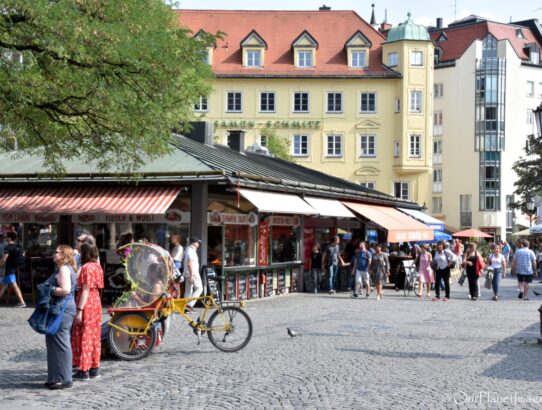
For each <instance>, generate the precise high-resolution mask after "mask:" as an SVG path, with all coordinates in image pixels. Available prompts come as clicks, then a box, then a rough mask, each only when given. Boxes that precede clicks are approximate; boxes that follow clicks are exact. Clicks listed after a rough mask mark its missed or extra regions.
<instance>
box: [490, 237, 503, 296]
mask: <svg viewBox="0 0 542 410" xmlns="http://www.w3.org/2000/svg"><path fill="white" fill-rule="evenodd" d="M487 265H488V266H491V267H492V268H493V281H492V282H491V286H492V287H493V294H494V296H493V300H494V301H495V302H496V301H498V300H499V285H500V284H501V277H503V278H504V276H505V274H506V258H505V257H504V256H503V254H502V253H501V246H500V245H495V247H494V248H493V253H492V254H491V255H489V256H488V258H487Z"/></svg>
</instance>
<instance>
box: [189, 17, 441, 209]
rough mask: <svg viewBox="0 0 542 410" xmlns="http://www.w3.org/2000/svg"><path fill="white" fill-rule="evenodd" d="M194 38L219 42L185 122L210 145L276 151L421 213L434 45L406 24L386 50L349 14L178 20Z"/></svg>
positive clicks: (428, 165) (427, 175) (428, 167)
mask: <svg viewBox="0 0 542 410" xmlns="http://www.w3.org/2000/svg"><path fill="white" fill-rule="evenodd" d="M179 20H180V23H181V25H183V26H185V27H188V28H189V29H190V30H191V31H192V32H193V33H194V35H195V36H198V35H200V33H201V32H202V31H203V32H207V33H211V34H215V33H217V32H222V33H224V35H223V38H222V39H219V40H217V42H216V44H215V47H213V48H210V49H209V52H208V55H207V61H208V63H209V64H211V65H212V68H213V72H214V74H215V82H214V84H213V88H214V90H213V92H212V94H211V95H209V96H207V97H206V98H205V97H201V98H200V100H199V101H198V102H197V103H196V104H195V106H194V108H195V111H196V112H197V113H198V115H200V116H201V117H202V118H203V119H205V120H207V121H211V122H212V123H213V124H214V129H213V135H214V137H215V140H216V141H217V142H219V143H223V144H228V145H230V146H235V147H237V148H240V149H244V148H247V147H250V146H252V145H253V144H255V143H256V144H260V145H262V146H265V145H266V141H265V137H264V138H262V130H264V129H271V130H273V131H274V132H275V134H276V135H278V136H280V137H283V138H285V139H287V141H288V144H289V146H290V150H291V151H290V152H291V155H292V156H293V157H294V159H295V161H296V162H297V163H299V164H302V165H304V166H306V167H309V168H313V169H317V170H319V171H322V172H326V173H329V174H331V175H334V176H337V177H341V178H344V179H347V180H349V181H352V182H356V183H360V184H363V185H365V186H366V187H368V188H373V189H376V190H378V191H382V192H385V193H390V194H392V195H395V196H397V197H400V198H403V199H409V200H413V201H417V202H418V203H423V202H425V203H429V201H430V200H431V193H430V189H429V187H430V180H431V171H432V160H431V152H432V133H431V131H432V124H431V123H430V120H431V115H432V88H433V45H432V42H431V41H430V39H429V35H428V33H427V30H426V29H425V28H424V27H422V26H418V25H415V24H414V23H413V22H412V20H410V16H409V19H408V20H407V21H406V22H405V23H403V24H401V25H399V26H398V27H396V28H393V29H391V30H390V32H389V33H388V36H387V38H386V37H384V36H383V35H382V34H381V33H379V31H377V30H375V29H374V28H373V27H372V26H371V25H369V24H368V23H367V22H366V21H364V20H363V19H362V18H361V17H360V16H358V15H357V14H356V13H355V12H353V11H331V10H325V9H321V10H319V11H225V10H220V11H218V10H179Z"/></svg>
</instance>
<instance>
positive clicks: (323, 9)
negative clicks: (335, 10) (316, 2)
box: [318, 4, 331, 11]
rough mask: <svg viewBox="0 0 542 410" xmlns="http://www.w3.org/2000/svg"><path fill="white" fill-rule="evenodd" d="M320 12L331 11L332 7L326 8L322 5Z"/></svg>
mask: <svg viewBox="0 0 542 410" xmlns="http://www.w3.org/2000/svg"><path fill="white" fill-rule="evenodd" d="M318 10H319V11H329V10H331V7H329V6H326V5H325V4H322V5H321V6H320V7H319V8H318Z"/></svg>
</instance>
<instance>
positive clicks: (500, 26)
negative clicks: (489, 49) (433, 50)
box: [430, 21, 540, 61]
mask: <svg viewBox="0 0 542 410" xmlns="http://www.w3.org/2000/svg"><path fill="white" fill-rule="evenodd" d="M520 28H521V30H522V32H523V34H524V36H525V39H521V38H518V37H517V35H516V30H517V29H520ZM443 32H444V33H446V37H448V40H447V41H440V42H436V40H437V39H438V38H439V36H440V34H441V33H443ZM489 33H491V34H492V35H493V36H494V37H495V38H496V39H497V40H499V41H500V40H508V41H509V42H510V45H511V46H512V48H513V49H514V51H515V52H516V55H517V56H518V58H519V59H521V60H529V56H528V55H527V54H526V53H525V51H524V49H523V48H524V47H525V46H526V45H527V44H531V43H536V44H538V45H539V46H540V43H538V41H537V40H536V37H535V35H534V34H533V32H532V31H531V29H529V28H527V27H520V26H516V25H510V24H504V23H495V22H490V21H482V22H479V23H475V24H469V25H465V26H459V27H448V28H443V29H441V30H435V31H433V30H432V31H431V32H430V35H431V39H432V40H433V41H435V44H436V46H437V47H439V48H440V49H442V55H441V58H440V61H453V60H457V59H459V58H461V56H462V55H463V53H464V52H465V51H466V50H467V49H468V48H469V47H470V45H471V44H472V43H473V41H475V40H482V39H484V38H485V37H486V36H487V35H488V34H489Z"/></svg>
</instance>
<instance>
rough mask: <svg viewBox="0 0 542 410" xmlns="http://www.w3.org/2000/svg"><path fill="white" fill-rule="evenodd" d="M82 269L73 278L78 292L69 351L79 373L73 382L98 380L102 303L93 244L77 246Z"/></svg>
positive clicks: (99, 271)
mask: <svg viewBox="0 0 542 410" xmlns="http://www.w3.org/2000/svg"><path fill="white" fill-rule="evenodd" d="M81 263H82V264H83V267H82V268H81V272H80V273H79V278H78V279H77V286H78V288H79V293H78V294H77V299H76V302H75V306H76V307H77V314H76V315H75V318H74V320H73V329H72V340H71V343H72V351H73V367H74V368H76V369H79V371H78V372H77V373H76V374H75V375H74V376H73V378H74V380H90V379H91V378H95V377H100V354H101V340H100V329H101V324H102V303H101V301H100V293H99V289H102V288H103V287H104V274H103V270H102V267H101V266H100V264H99V263H98V249H97V248H96V246H95V245H89V244H87V243H83V244H82V245H81Z"/></svg>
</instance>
